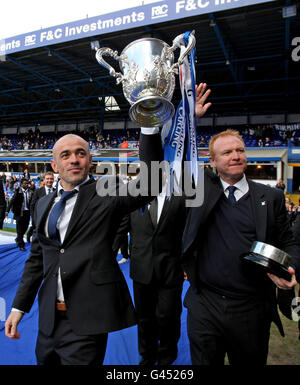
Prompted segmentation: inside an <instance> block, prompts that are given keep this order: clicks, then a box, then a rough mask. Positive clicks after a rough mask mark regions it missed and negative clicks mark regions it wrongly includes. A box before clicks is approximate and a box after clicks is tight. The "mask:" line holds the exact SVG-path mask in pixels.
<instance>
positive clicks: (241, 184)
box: [220, 174, 249, 195]
mask: <svg viewBox="0 0 300 385" xmlns="http://www.w3.org/2000/svg"><path fill="white" fill-rule="evenodd" d="M220 181H221V183H222V186H223V190H224V191H225V190H226V189H227V187H228V186H230V185H229V184H228V183H227V182H225V181H224V180H223V179H222V178H220ZM233 186H235V187H236V188H237V189H238V190H240V191H241V193H242V194H243V195H244V194H246V193H247V192H248V190H249V185H248V182H247V179H246V175H245V174H244V175H243V178H242V179H240V180H239V181H238V182H237V183H235V184H234V185H233Z"/></svg>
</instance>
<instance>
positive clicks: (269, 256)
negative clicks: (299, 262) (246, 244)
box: [241, 241, 292, 281]
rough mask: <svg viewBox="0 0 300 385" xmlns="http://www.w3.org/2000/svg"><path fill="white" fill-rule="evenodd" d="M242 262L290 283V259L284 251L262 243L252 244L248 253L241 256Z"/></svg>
mask: <svg viewBox="0 0 300 385" xmlns="http://www.w3.org/2000/svg"><path fill="white" fill-rule="evenodd" d="M241 257H242V259H243V260H244V261H247V262H250V263H251V264H252V263H254V264H256V265H257V266H260V268H261V269H264V270H266V271H267V272H269V273H272V274H275V275H277V276H278V277H280V278H284V279H286V280H287V281H290V280H291V278H292V276H291V274H290V273H289V271H288V268H289V266H290V263H291V261H292V257H291V256H290V255H289V254H287V253H286V252H285V251H283V250H280V249H277V248H276V247H274V246H272V245H269V244H267V243H264V242H258V241H255V242H253V244H252V246H251V249H250V251H249V253H245V254H243V255H242V256H241Z"/></svg>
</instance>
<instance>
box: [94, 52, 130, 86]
mask: <svg viewBox="0 0 300 385" xmlns="http://www.w3.org/2000/svg"><path fill="white" fill-rule="evenodd" d="M104 55H106V56H111V57H113V58H114V59H115V60H119V59H120V56H118V52H117V51H113V50H112V49H111V48H105V47H103V48H98V49H97V51H96V60H97V61H98V63H99V64H100V65H102V66H103V67H105V68H107V69H108V70H109V74H110V75H111V76H114V77H115V78H116V82H117V84H119V83H121V82H122V81H123V79H124V76H123V74H121V72H116V71H115V69H114V68H113V67H112V66H111V65H110V64H108V63H107V62H106V61H105V60H104V59H103V56H104Z"/></svg>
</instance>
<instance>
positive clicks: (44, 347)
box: [35, 311, 107, 366]
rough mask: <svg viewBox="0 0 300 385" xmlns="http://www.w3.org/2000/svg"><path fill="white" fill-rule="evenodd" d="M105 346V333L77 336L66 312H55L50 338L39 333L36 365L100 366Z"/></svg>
mask: <svg viewBox="0 0 300 385" xmlns="http://www.w3.org/2000/svg"><path fill="white" fill-rule="evenodd" d="M106 345H107V333H104V334H98V335H94V336H78V335H76V334H75V333H74V332H73V330H72V327H71V324H70V321H69V320H68V317H67V313H66V312H59V311H57V314H56V319H55V328H54V332H53V333H52V335H51V336H50V337H48V336H45V335H44V334H43V333H42V332H41V331H39V334H38V338H37V343H36V351H35V352H36V357H37V363H38V365H46V366H57V365H91V366H99V365H102V363H103V360H104V356H105V351H106Z"/></svg>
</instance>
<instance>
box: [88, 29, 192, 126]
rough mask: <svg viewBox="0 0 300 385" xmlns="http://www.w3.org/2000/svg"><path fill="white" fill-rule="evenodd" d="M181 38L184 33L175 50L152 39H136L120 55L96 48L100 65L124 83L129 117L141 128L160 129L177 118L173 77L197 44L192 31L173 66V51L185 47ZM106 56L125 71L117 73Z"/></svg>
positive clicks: (174, 45) (109, 50) (174, 46)
mask: <svg viewBox="0 0 300 385" xmlns="http://www.w3.org/2000/svg"><path fill="white" fill-rule="evenodd" d="M182 39H183V34H181V35H178V36H177V37H176V38H175V39H174V40H173V45H172V47H170V46H169V45H168V44H167V43H165V42H164V41H162V40H159V39H154V38H150V37H149V38H148V37H147V38H143V39H139V40H135V41H133V42H132V43H130V44H128V45H127V46H126V47H125V48H124V49H123V51H122V53H121V55H120V56H118V52H117V51H113V50H112V49H110V48H105V47H103V48H99V49H97V52H96V59H97V61H98V63H99V64H100V65H102V66H103V67H105V68H107V69H108V70H109V73H110V75H111V76H114V77H115V78H116V82H117V84H119V83H122V85H123V93H124V96H125V98H126V99H127V100H128V102H129V103H130V104H131V107H130V110H129V116H130V118H131V120H132V121H134V122H136V123H138V124H139V125H140V126H144V127H154V126H161V125H163V124H164V123H165V122H166V121H168V120H169V119H171V118H172V116H173V115H174V111H175V110H174V106H173V104H172V103H171V99H172V96H173V92H174V88H175V77H174V74H175V73H178V68H179V66H180V65H181V64H182V63H183V59H184V58H185V57H186V55H188V54H189V53H190V52H191V50H192V49H193V48H194V47H195V43H196V39H195V36H194V32H192V33H191V34H190V35H189V42H188V45H187V47H186V49H185V50H184V52H183V53H181V55H180V57H179V59H178V62H177V63H175V64H174V55H173V51H175V50H176V49H177V48H179V47H181V46H182V43H181V42H182ZM105 55H107V56H111V57H113V58H114V59H115V60H117V61H118V62H119V66H120V69H121V71H122V72H116V71H115V70H114V68H113V67H112V66H111V65H109V64H108V63H107V62H106V61H105V60H104V59H103V56H105Z"/></svg>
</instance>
